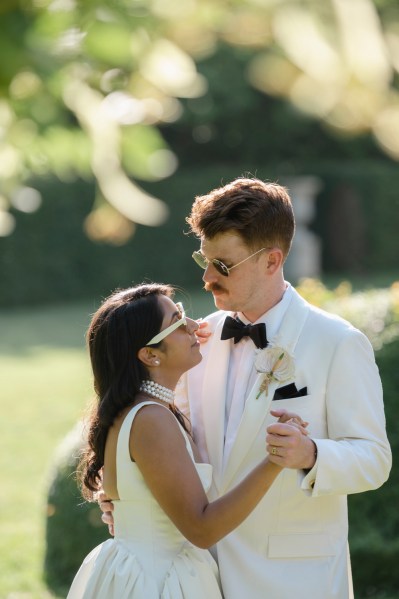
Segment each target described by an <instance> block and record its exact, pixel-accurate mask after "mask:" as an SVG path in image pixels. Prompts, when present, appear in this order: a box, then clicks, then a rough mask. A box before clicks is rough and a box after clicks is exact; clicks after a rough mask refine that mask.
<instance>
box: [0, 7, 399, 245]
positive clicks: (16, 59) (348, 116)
mask: <svg viewBox="0 0 399 599" xmlns="http://www.w3.org/2000/svg"><path fill="white" fill-rule="evenodd" d="M0 15H1V19H0V52H1V56H3V57H5V58H4V60H2V61H1V63H0V129H1V132H2V135H1V139H0V181H1V183H0V235H6V234H9V233H10V232H11V231H12V229H13V227H14V224H15V221H14V220H13V215H12V214H11V215H10V213H9V212H8V210H9V208H10V207H14V208H16V209H17V210H22V211H26V212H30V211H33V210H34V207H33V206H32V204H31V203H29V202H26V201H25V200H24V201H22V200H21V198H20V197H19V198H18V197H16V196H20V195H21V193H20V192H21V190H22V191H23V190H24V186H25V185H26V182H27V181H28V180H29V179H31V178H32V176H46V175H48V174H50V173H52V174H55V175H56V176H58V177H59V178H60V180H61V181H62V182H67V181H71V179H73V178H75V177H83V178H86V179H91V180H93V181H94V182H95V185H94V186H93V187H92V188H91V190H90V191H91V197H92V200H95V204H94V206H91V207H90V210H92V218H91V223H90V226H87V227H86V229H85V230H86V233H88V234H89V236H91V237H92V238H94V239H107V238H108V240H109V235H110V230H111V229H112V232H113V236H114V238H118V240H119V242H123V241H124V240H126V239H127V238H128V237H129V235H131V234H132V232H133V230H134V227H132V226H131V225H130V222H136V223H142V224H146V225H157V224H160V223H162V222H164V221H165V219H166V217H167V210H166V209H165V208H166V207H165V205H164V204H163V203H162V202H160V201H158V200H157V199H156V198H154V197H151V196H149V195H146V194H143V192H142V190H140V189H139V188H138V186H137V185H136V184H135V183H134V182H133V180H132V179H133V178H141V179H144V180H150V181H152V180H154V181H157V180H160V179H163V178H164V177H166V176H168V175H170V174H171V173H173V172H174V171H175V169H176V168H177V164H178V163H177V160H176V156H175V155H174V154H173V152H175V153H176V154H177V155H178V157H179V158H180V160H181V162H182V164H184V165H186V166H187V165H188V162H190V161H191V162H190V163H191V164H194V163H196V164H199V163H201V164H205V163H206V162H207V161H208V162H207V163H208V164H209V162H213V161H215V160H217V161H218V162H220V160H221V159H222V160H225V161H229V162H232V163H233V162H234V163H235V164H240V160H241V159H242V158H244V160H248V161H250V162H251V163H252V165H254V164H255V165H256V164H259V163H262V161H268V162H269V161H270V160H271V161H273V162H275V161H276V159H277V160H283V161H285V162H286V163H291V162H292V163H294V164H295V163H296V162H297V159H298V158H299V157H301V159H302V160H311V159H312V157H313V156H316V157H319V156H320V154H323V156H324V157H325V158H326V159H327V158H328V159H331V158H332V154H335V157H336V156H337V154H338V153H340V154H341V158H346V157H351V158H354V157H357V158H359V157H364V156H365V152H367V156H368V157H376V156H377V155H379V154H386V155H387V156H389V157H390V159H392V160H397V159H398V158H399V142H398V139H399V133H398V124H397V123H398V122H399V118H398V116H399V101H398V94H397V89H398V71H399V44H398V33H397V32H398V23H399V11H398V9H397V3H396V2H395V0H384V1H383V0H375V1H372V0H358V1H357V2H356V3H349V2H342V0H341V1H339V0H328V1H327V2H323V3H320V2H314V0H292V1H290V2H279V1H275V0H270V1H269V2H253V0H234V1H232V0H229V1H227V2H223V3H215V2H210V1H209V0H197V1H196V2H192V1H191V0H179V1H177V0H163V1H162V2H160V1H158V0H154V1H153V2H147V1H145V0H132V1H129V2H127V1H126V0H95V1H94V0H88V1H86V2H74V1H63V0H24V1H20V0H4V1H3V2H2V3H1V5H0ZM255 90H257V91H255ZM299 113H300V114H301V115H302V118H298V115H299ZM179 119H180V120H179ZM171 123H176V125H177V126H176V129H173V128H172V127H169V124H171ZM339 138H341V139H340V140H339ZM329 139H330V143H327V142H328V140H329ZM168 140H170V142H171V145H172V150H173V152H172V151H171V150H170V149H169V148H168V144H167V141H168ZM343 140H345V142H346V143H344V141H343ZM341 150H343V151H342V152H341ZM190 157H191V158H190ZM252 168H253V167H252ZM286 170H287V169H286V168H282V169H280V172H282V173H283V174H285V173H286ZM106 202H109V204H110V205H112V206H113V211H116V212H118V213H119V217H116V216H115V213H114V212H112V211H111V210H110V206H109V204H108V211H107V212H106V213H104V211H101V210H100V208H101V207H103V206H104V205H107V204H106ZM104 214H106V216H107V217H108V218H107V219H104V218H103V217H104ZM104 220H108V222H107V223H105V222H104Z"/></svg>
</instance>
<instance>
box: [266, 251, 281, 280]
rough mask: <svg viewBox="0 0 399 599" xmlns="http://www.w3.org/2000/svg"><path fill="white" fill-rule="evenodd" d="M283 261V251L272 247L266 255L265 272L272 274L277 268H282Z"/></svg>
mask: <svg viewBox="0 0 399 599" xmlns="http://www.w3.org/2000/svg"><path fill="white" fill-rule="evenodd" d="M283 263H284V256H283V252H282V251H281V250H280V248H273V249H272V250H271V251H270V252H269V253H268V255H267V272H268V274H269V275H273V274H274V273H275V272H276V271H277V270H279V269H280V268H282V266H283Z"/></svg>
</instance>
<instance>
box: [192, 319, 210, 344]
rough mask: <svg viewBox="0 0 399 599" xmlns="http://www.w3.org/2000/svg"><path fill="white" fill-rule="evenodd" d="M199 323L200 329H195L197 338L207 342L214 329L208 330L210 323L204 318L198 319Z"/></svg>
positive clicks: (201, 341)
mask: <svg viewBox="0 0 399 599" xmlns="http://www.w3.org/2000/svg"><path fill="white" fill-rule="evenodd" d="M197 324H198V329H197V330H196V331H195V334H196V336H197V339H198V341H199V342H200V343H201V344H202V343H206V342H207V341H208V339H209V337H210V336H211V335H212V331H209V330H208V329H209V324H208V323H207V322H206V321H204V320H202V318H199V319H198V320H197Z"/></svg>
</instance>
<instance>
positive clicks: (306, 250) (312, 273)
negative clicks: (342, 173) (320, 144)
mask: <svg viewBox="0 0 399 599" xmlns="http://www.w3.org/2000/svg"><path fill="white" fill-rule="evenodd" d="M282 184H283V185H284V186H285V187H287V188H288V191H289V194H290V197H291V200H292V205H293V208H294V214H295V221H296V231H295V236H294V240H293V242H292V247H291V251H290V253H289V256H288V258H287V262H286V263H285V266H284V275H285V277H286V279H287V280H288V281H290V282H292V283H293V284H296V283H297V282H298V281H299V279H302V278H307V277H310V278H319V277H320V275H321V240H320V238H319V237H318V236H317V235H316V234H315V233H313V231H310V230H309V229H308V226H309V225H310V224H311V223H312V221H313V219H314V216H315V214H316V197H317V194H318V192H319V191H320V189H321V188H322V186H323V184H322V181H321V179H319V178H318V177H315V176H310V175H309V176H300V177H290V178H287V179H284V180H283V181H282Z"/></svg>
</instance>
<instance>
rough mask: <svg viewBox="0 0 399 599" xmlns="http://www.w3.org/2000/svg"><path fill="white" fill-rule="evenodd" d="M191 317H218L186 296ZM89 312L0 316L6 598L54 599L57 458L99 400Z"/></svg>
mask: <svg viewBox="0 0 399 599" xmlns="http://www.w3.org/2000/svg"><path fill="white" fill-rule="evenodd" d="M178 299H183V301H184V303H185V305H186V309H187V312H188V314H189V315H193V316H195V317H198V316H200V315H202V314H205V313H208V312H209V311H211V310H212V305H213V304H212V299H211V298H210V297H208V296H206V295H205V294H204V293H200V294H198V296H190V295H188V294H184V295H183V297H180V296H179V298H178ZM95 308H96V305H95V304H92V305H90V304H89V303H85V304H76V305H59V306H51V307H40V308H34V309H25V310H7V311H5V310H3V311H0V364H1V368H0V371H1V392H0V407H1V415H2V417H1V419H0V472H1V484H0V506H1V510H0V556H1V567H0V599H38V598H44V597H46V598H48V597H53V595H51V594H50V593H48V591H47V590H46V586H45V584H44V582H43V580H42V569H43V556H44V526H45V515H46V514H45V510H46V494H47V489H48V480H49V475H50V471H51V465H52V460H53V456H54V452H55V450H56V448H57V446H58V444H59V443H60V442H61V440H62V439H63V437H64V436H65V435H66V434H67V432H68V431H69V430H70V429H71V428H72V426H73V425H74V423H75V422H76V421H77V420H78V419H79V418H80V416H81V415H82V413H83V412H84V410H85V408H86V406H87V403H88V401H89V400H90V398H91V397H92V391H91V373H90V367H89V362H88V357H87V354H86V349H85V338H84V336H85V331H86V328H87V325H88V323H89V320H90V313H92V312H93V311H94V310H95Z"/></svg>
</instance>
